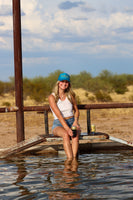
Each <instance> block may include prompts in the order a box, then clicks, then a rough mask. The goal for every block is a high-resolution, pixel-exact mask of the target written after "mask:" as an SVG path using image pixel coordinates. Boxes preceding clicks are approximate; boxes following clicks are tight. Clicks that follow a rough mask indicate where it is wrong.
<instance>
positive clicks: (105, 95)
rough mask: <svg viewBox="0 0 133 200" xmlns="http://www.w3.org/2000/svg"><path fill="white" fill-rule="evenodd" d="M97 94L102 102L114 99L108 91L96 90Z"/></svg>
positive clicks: (97, 97)
mask: <svg viewBox="0 0 133 200" xmlns="http://www.w3.org/2000/svg"><path fill="white" fill-rule="evenodd" d="M95 96H96V99H97V101H101V102H111V101H112V98H111V96H110V95H109V94H108V93H106V92H104V91H101V90H99V91H97V92H95Z"/></svg>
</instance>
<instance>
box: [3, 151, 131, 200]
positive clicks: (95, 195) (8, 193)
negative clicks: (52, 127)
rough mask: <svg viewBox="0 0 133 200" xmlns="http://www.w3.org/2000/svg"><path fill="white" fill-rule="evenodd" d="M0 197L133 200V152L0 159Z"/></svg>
mask: <svg viewBox="0 0 133 200" xmlns="http://www.w3.org/2000/svg"><path fill="white" fill-rule="evenodd" d="M0 199H1V200H7V199H12V200H18V199H24V200H32V199H35V200H36V199H39V200H41V199H43V200H44V199H54V200H55V199H61V200H62V199H63V200H65V199H76V200H77V199H84V200H86V199H91V200H93V199H98V200H99V199H111V200H112V199H115V200H116V199H120V200H121V199H122V200H123V199H133V155H132V153H130V152H126V153H124V154H123V153H109V154H83V155H80V156H79V159H78V162H76V161H73V163H68V162H67V161H66V160H65V158H64V157H56V156H54V157H47V158H46V157H45V156H23V157H13V158H11V159H10V160H0Z"/></svg>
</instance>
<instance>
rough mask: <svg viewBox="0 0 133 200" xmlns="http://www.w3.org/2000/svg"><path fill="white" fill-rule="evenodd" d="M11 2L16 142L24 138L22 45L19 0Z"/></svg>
mask: <svg viewBox="0 0 133 200" xmlns="http://www.w3.org/2000/svg"><path fill="white" fill-rule="evenodd" d="M12 2H13V34H14V70H15V98H16V106H17V107H18V111H17V112H16V131H17V142H21V141H23V140H24V139H25V135H24V113H23V75H22V47H21V9H20V0H12Z"/></svg>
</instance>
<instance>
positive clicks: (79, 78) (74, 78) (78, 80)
mask: <svg viewBox="0 0 133 200" xmlns="http://www.w3.org/2000/svg"><path fill="white" fill-rule="evenodd" d="M91 79H92V76H91V74H90V73H88V72H86V71H83V72H80V74H78V75H71V83H72V86H73V88H83V89H88V88H89V84H90V81H91Z"/></svg>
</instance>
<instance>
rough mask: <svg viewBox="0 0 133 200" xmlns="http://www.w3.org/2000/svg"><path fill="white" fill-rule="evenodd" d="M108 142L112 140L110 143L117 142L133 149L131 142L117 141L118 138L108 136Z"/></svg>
mask: <svg viewBox="0 0 133 200" xmlns="http://www.w3.org/2000/svg"><path fill="white" fill-rule="evenodd" d="M109 140H112V141H115V142H119V143H121V144H125V145H128V146H131V147H133V143H132V142H128V141H126V140H122V139H119V138H116V137H112V136H109Z"/></svg>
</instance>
